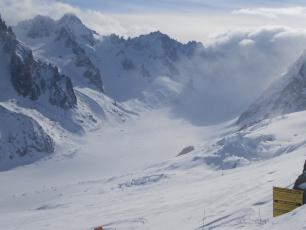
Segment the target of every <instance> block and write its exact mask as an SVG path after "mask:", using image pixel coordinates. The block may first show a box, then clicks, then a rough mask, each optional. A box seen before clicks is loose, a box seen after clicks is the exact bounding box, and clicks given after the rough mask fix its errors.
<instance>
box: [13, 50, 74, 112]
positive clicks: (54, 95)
mask: <svg viewBox="0 0 306 230" xmlns="http://www.w3.org/2000/svg"><path fill="white" fill-rule="evenodd" d="M10 71H11V82H12V84H13V86H14V88H15V90H16V91H17V92H18V94H20V95H22V96H23V97H27V98H30V99H31V100H38V99H39V97H40V96H42V95H48V98H49V102H50V103H51V104H52V105H56V106H59V107H61V108H64V109H70V108H73V107H74V106H75V105H76V103H77V99H76V96H75V94H74V90H73V87H72V83H71V80H70V78H68V77H67V76H64V75H62V74H60V73H59V71H58V69H57V68H56V67H54V66H52V65H48V64H45V63H41V62H37V61H35V60H34V58H33V54H32V52H31V51H30V50H28V49H26V48H24V47H22V46H20V45H19V44H18V45H17V46H16V50H15V52H14V53H13V54H12V58H11V63H10Z"/></svg>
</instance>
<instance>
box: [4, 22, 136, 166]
mask: <svg viewBox="0 0 306 230" xmlns="http://www.w3.org/2000/svg"><path fill="white" fill-rule="evenodd" d="M66 17H68V16H66ZM66 17H64V18H63V19H62V20H61V21H60V22H58V23H64V19H65V20H68V19H69V18H66ZM71 20H73V18H72V19H71ZM43 28H46V27H43ZM51 28H52V27H50V29H51ZM46 33H47V32H46ZM43 34H44V33H43ZM33 36H34V35H33ZM0 60H1V62H0V73H1V82H0V108H1V110H0V116H1V121H2V124H1V125H0V132H1V136H0V137H1V138H0V148H1V151H0V170H6V169H10V168H12V167H16V166H19V165H25V164H28V163H32V162H34V161H36V160H39V159H40V158H42V157H45V156H47V155H49V154H50V153H53V152H54V151H55V149H56V148H58V147H59V145H60V143H61V142H62V141H64V140H65V141H66V144H67V143H68V142H69V140H70V139H71V137H72V136H73V135H76V134H81V133H83V132H85V131H88V130H93V129H96V128H98V127H100V126H101V124H102V123H103V122H104V121H106V120H108V121H110V122H112V121H115V122H123V121H125V120H126V119H127V118H128V117H129V116H132V115H133V116H134V115H136V113H135V112H130V111H129V110H127V109H125V108H124V107H123V106H122V105H120V104H119V103H118V104H115V103H114V101H113V100H112V99H110V98H108V97H107V96H105V95H103V94H102V93H101V90H100V89H99V90H91V89H90V88H80V89H79V88H78V87H75V86H74V85H73V83H72V81H71V78H70V77H68V76H67V75H65V74H63V72H62V71H60V70H59V69H58V67H56V66H55V65H54V64H50V63H45V62H44V61H43V60H42V59H40V60H37V58H36V57H35V56H34V55H33V52H32V50H31V49H30V48H28V47H27V46H25V45H24V44H23V43H22V42H20V41H19V40H17V38H16V35H15V34H14V32H13V31H12V29H11V28H10V27H8V26H7V25H6V24H5V22H4V21H3V20H0ZM17 127H18V128H17ZM63 137H66V138H63Z"/></svg>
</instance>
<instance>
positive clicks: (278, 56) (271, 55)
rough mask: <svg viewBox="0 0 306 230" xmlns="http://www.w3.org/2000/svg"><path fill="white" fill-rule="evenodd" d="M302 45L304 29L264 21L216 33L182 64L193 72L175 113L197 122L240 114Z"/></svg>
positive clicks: (283, 70) (215, 121) (286, 64)
mask: <svg viewBox="0 0 306 230" xmlns="http://www.w3.org/2000/svg"><path fill="white" fill-rule="evenodd" d="M305 48H306V30H305V29H292V28H288V27H281V26H277V27H275V26H266V27H261V28H257V29H241V30H235V31H231V32H227V33H224V34H223V35H220V36H219V37H218V38H217V40H216V41H215V42H214V43H212V44H211V45H209V46H207V47H206V48H204V50H203V54H202V55H201V57H198V58H196V60H194V61H193V63H192V65H190V66H187V64H186V63H182V64H181V67H182V69H183V70H185V71H186V74H189V75H190V74H193V75H194V77H193V80H192V89H193V90H192V91H191V89H190V87H189V85H187V86H186V88H185V89H184V90H183V93H182V96H181V98H182V99H183V100H184V101H183V102H182V103H181V104H180V105H179V106H178V107H177V108H176V109H175V111H174V114H180V115H182V116H183V117H185V118H188V119H189V120H190V121H193V122H198V123H199V124H203V123H204V124H210V123H218V122H221V121H225V120H228V119H232V118H234V117H235V116H238V115H239V114H241V113H242V112H243V111H244V110H245V109H246V108H247V106H249V105H250V103H252V102H253V101H254V100H255V99H256V98H257V97H259V96H260V95H261V93H262V92H263V91H264V90H265V89H266V88H267V87H268V86H269V85H270V84H271V83H272V82H274V81H275V80H277V79H280V77H281V76H282V74H283V73H284V72H286V71H287V69H288V68H289V67H290V66H291V65H292V64H293V63H294V62H295V61H296V60H297V58H298V57H299V56H300V55H301V53H302V52H303V50H304V49H305ZM194 63H197V64H196V65H195V64H194ZM205 122H206V123H205Z"/></svg>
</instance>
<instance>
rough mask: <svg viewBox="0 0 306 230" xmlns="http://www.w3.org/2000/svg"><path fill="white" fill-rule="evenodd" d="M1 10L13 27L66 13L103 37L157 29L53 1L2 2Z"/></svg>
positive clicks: (5, 0) (130, 34)
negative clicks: (22, 21) (76, 17)
mask: <svg viewBox="0 0 306 230" xmlns="http://www.w3.org/2000/svg"><path fill="white" fill-rule="evenodd" d="M0 9H2V10H1V12H0V13H1V14H2V16H3V18H4V19H5V20H6V21H7V22H8V23H9V24H12V25H14V24H16V23H18V22H19V21H21V20H24V19H29V18H33V17H35V16H36V15H38V14H41V15H46V16H50V17H52V18H54V19H58V18H60V17H61V16H62V15H63V14H65V13H73V14H75V15H77V16H78V17H80V18H81V20H82V21H83V22H84V23H85V24H86V25H87V26H89V27H90V28H92V29H95V30H96V31H97V32H98V33H100V34H102V35H104V34H110V33H117V34H120V35H123V36H132V35H138V34H141V33H147V32H149V31H152V30H154V29H155V28H152V27H150V26H143V25H137V24H124V23H122V22H124V21H123V20H122V21H121V22H120V21H119V20H117V19H116V18H115V16H112V15H108V14H103V13H101V12H99V11H96V10H90V9H81V8H78V7H74V6H72V5H70V4H66V3H61V2H57V1H51V0H49V1H48V0H22V1H20V0H0Z"/></svg>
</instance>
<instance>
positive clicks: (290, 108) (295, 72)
mask: <svg viewBox="0 0 306 230" xmlns="http://www.w3.org/2000/svg"><path fill="white" fill-rule="evenodd" d="M305 90H306V52H304V53H303V55H302V56H301V57H300V58H299V59H298V60H297V61H296V63H295V64H294V65H293V66H292V67H291V68H290V69H289V71H288V72H287V73H286V74H285V75H284V76H283V77H282V78H281V79H280V80H279V81H277V82H275V83H273V85H272V86H271V87H269V88H268V89H267V90H266V92H265V93H263V95H262V96H261V97H260V98H259V99H258V100H257V101H255V102H254V103H253V104H252V105H251V106H250V107H249V109H248V110H247V111H245V112H244V113H243V114H242V115H241V116H240V118H239V120H238V124H240V125H242V126H243V125H250V124H253V123H255V122H258V121H260V120H263V119H267V118H271V117H275V116H279V115H284V114H288V113H293V112H298V111H303V110H305V109H306V94H305V92H306V91H305Z"/></svg>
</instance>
